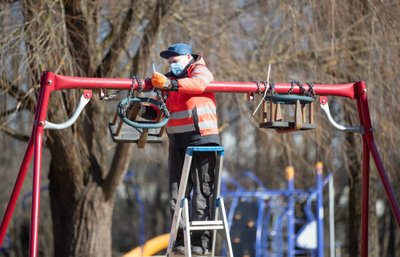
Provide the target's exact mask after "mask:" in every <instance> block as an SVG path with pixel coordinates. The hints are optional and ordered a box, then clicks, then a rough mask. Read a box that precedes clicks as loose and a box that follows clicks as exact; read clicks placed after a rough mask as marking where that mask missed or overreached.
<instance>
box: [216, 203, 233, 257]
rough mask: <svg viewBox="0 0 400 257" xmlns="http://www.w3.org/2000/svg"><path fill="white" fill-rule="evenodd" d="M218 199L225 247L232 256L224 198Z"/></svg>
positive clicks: (231, 256) (230, 256)
mask: <svg viewBox="0 0 400 257" xmlns="http://www.w3.org/2000/svg"><path fill="white" fill-rule="evenodd" d="M218 201H219V209H220V211H221V216H222V222H223V224H224V232H225V237H226V238H225V240H226V248H227V252H228V256H229V257H234V256H233V250H232V242H231V235H230V233H229V225H228V220H227V218H226V212H225V204H224V199H222V198H219V199H218Z"/></svg>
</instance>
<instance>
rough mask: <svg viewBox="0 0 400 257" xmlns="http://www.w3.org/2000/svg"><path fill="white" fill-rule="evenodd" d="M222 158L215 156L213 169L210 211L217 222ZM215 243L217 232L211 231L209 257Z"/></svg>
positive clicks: (213, 252) (212, 255) (212, 253)
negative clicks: (213, 178) (213, 177)
mask: <svg viewBox="0 0 400 257" xmlns="http://www.w3.org/2000/svg"><path fill="white" fill-rule="evenodd" d="M222 163H223V156H222V155H217V164H216V167H215V181H214V195H213V207H212V208H213V210H212V217H211V218H212V219H213V220H215V221H217V220H218V209H219V206H218V205H217V200H218V198H219V194H220V192H221V188H220V186H221V170H222ZM216 241H217V230H213V233H212V244H211V257H214V255H215V245H216Z"/></svg>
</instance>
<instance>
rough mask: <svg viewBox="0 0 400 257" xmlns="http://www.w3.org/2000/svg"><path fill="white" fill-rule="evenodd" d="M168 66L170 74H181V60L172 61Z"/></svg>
mask: <svg viewBox="0 0 400 257" xmlns="http://www.w3.org/2000/svg"><path fill="white" fill-rule="evenodd" d="M169 67H170V68H171V72H172V74H174V75H175V76H178V75H179V74H181V73H182V71H183V68H184V67H183V65H182V63H181V62H173V63H171V64H170V65H169Z"/></svg>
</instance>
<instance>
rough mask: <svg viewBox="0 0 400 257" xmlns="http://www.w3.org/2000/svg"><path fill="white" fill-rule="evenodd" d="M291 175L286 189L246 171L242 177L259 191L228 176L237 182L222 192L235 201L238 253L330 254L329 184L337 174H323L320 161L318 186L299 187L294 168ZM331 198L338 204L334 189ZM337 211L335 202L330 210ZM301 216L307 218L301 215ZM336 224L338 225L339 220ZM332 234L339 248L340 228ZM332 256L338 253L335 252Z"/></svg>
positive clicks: (231, 216)
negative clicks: (326, 227)
mask: <svg viewBox="0 0 400 257" xmlns="http://www.w3.org/2000/svg"><path fill="white" fill-rule="evenodd" d="M286 174H287V188H286V189H268V188H265V186H264V185H263V184H262V182H261V181H260V180H259V179H258V178H257V177H256V176H255V175H254V174H253V173H251V172H246V173H244V174H243V176H242V178H246V179H250V180H251V181H252V182H254V184H256V185H257V189H246V188H245V187H244V186H242V184H241V183H240V182H238V180H234V179H232V178H230V179H225V180H224V181H227V183H228V184H231V185H233V189H229V190H228V189H227V186H226V185H225V186H224V187H223V188H224V190H223V191H222V195H223V196H224V197H225V198H226V199H230V200H231V205H230V209H229V213H228V223H229V224H230V231H231V235H232V241H233V250H234V252H235V253H236V254H237V255H239V256H254V257H270V256H274V257H275V256H276V257H279V256H289V257H294V256H316V257H323V256H324V242H325V240H324V221H323V213H324V210H323V208H324V207H323V187H324V185H326V184H327V183H328V182H329V183H333V180H332V175H328V176H326V177H325V178H323V174H322V165H320V164H318V166H317V167H316V176H315V187H313V188H309V189H297V188H295V187H294V169H293V167H288V168H287V170H286ZM231 187H232V186H231ZM330 190H333V188H331V189H330ZM330 197H332V199H330V200H332V203H333V192H330ZM300 206H301V207H302V208H301V209H300V208H299V207H300ZM296 207H297V208H296ZM301 210H302V213H301ZM333 211H334V210H333V206H330V208H329V213H332V212H333ZM296 214H303V217H301V219H300V217H299V215H296ZM330 224H331V225H332V226H331V228H330V229H333V228H334V226H333V225H334V220H330ZM330 232H332V233H331V235H330V239H331V240H330V245H331V246H332V245H333V248H334V245H335V242H334V231H330ZM284 246H285V247H284ZM331 256H334V255H332V253H331Z"/></svg>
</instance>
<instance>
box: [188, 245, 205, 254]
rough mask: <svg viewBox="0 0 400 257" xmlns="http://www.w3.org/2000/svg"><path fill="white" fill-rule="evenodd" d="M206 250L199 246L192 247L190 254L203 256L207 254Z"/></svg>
mask: <svg viewBox="0 0 400 257" xmlns="http://www.w3.org/2000/svg"><path fill="white" fill-rule="evenodd" d="M207 252H208V249H206V248H203V247H201V246H197V245H194V246H192V253H193V254H196V255H204V254H207Z"/></svg>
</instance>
